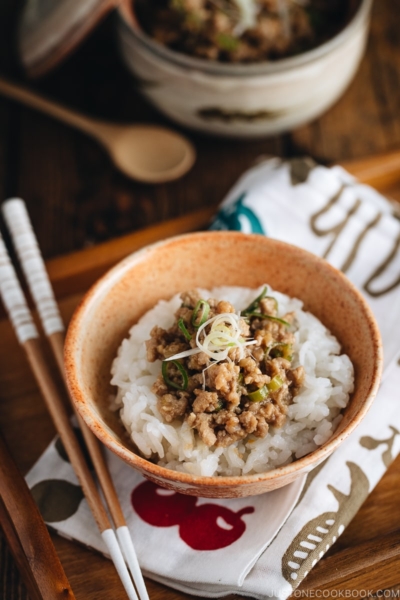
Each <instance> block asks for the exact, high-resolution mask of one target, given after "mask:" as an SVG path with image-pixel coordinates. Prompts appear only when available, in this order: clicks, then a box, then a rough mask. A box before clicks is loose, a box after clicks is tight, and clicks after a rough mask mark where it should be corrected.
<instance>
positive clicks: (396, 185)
mask: <svg viewBox="0 0 400 600" xmlns="http://www.w3.org/2000/svg"><path fill="white" fill-rule="evenodd" d="M399 162H400V155H399V153H394V154H393V155H391V158H390V157H388V156H386V157H385V158H384V159H382V160H381V159H374V160H373V161H372V162H371V161H362V162H357V163H352V164H348V165H346V167H347V168H348V169H350V170H351V171H352V172H353V173H355V174H357V175H360V176H361V177H362V179H363V180H364V181H366V180H368V181H369V182H372V183H373V184H375V185H376V186H379V187H380V188H381V189H385V190H389V189H390V193H391V195H393V196H397V197H400V196H399V194H400V172H399V171H398V169H397V166H398V165H399ZM212 213H213V210H212V209H205V210H203V211H200V212H198V213H196V214H194V215H187V216H184V217H181V218H179V219H176V220H174V221H169V222H166V223H162V224H160V225H157V226H154V227H151V228H148V229H146V230H143V231H140V232H138V233H134V234H131V235H128V236H126V237H123V238H120V239H117V240H114V241H112V242H108V243H106V244H103V245H99V246H97V247H95V248H91V249H88V250H84V251H82V252H77V253H74V254H71V255H68V256H64V257H60V258H57V259H54V260H51V261H49V263H48V268H49V272H50V275H51V278H52V281H53V283H54V286H55V289H56V294H57V296H58V298H59V301H60V307H61V311H62V313H63V316H64V318H65V320H66V321H68V319H69V318H70V316H71V314H72V312H73V310H74V309H75V307H76V306H77V304H78V302H79V300H80V298H81V297H82V294H83V293H84V292H85V291H86V290H87V289H88V287H89V286H90V285H91V284H92V283H93V282H94V281H95V280H96V279H97V277H98V276H99V275H101V274H102V273H103V272H105V271H106V270H107V269H108V268H109V267H110V266H112V265H113V264H114V263H115V262H117V261H118V260H120V259H121V258H123V257H124V256H126V255H127V254H129V253H130V252H132V251H134V250H136V249H137V248H139V247H142V246H143V245H145V244H148V243H150V242H153V241H156V240H158V239H162V238H165V237H167V236H171V235H176V234H179V233H183V232H186V231H193V230H196V229H201V228H204V227H205V226H206V225H207V223H208V221H209V219H210V217H211V215H212ZM396 325H398V324H396ZM0 340H1V343H0V390H1V392H0V393H1V402H0V429H1V430H2V431H3V433H4V437H5V439H6V442H7V444H8V446H9V448H10V450H11V452H12V454H13V456H14V458H15V461H16V463H17V465H18V467H19V468H20V470H21V471H22V472H23V473H26V472H27V471H28V470H29V468H30V467H31V466H32V464H33V463H34V462H35V461H36V460H37V459H38V458H39V456H40V455H41V453H42V452H43V451H44V450H45V448H46V447H47V445H48V444H49V442H50V441H51V440H52V438H53V436H54V429H53V426H52V423H51V421H50V418H49V417H48V415H47V412H46V409H45V406H44V404H43V402H42V399H41V397H40V394H39V392H38V390H37V388H36V385H35V382H34V380H33V377H32V375H31V374H30V371H29V369H28V367H27V364H26V362H25V357H24V354H23V351H22V350H21V348H20V347H19V345H18V343H17V341H16V338H15V335H14V333H13V331H12V329H11V326H10V324H9V323H8V321H7V320H6V319H5V318H4V316H2V318H0ZM49 361H50V362H52V360H51V358H50V356H49ZM53 366H54V373H56V371H57V370H56V367H55V365H53ZM399 489H400V457H399V458H398V459H397V460H396V461H395V462H394V463H393V464H392V465H391V467H390V468H389V470H388V471H387V473H386V474H385V476H384V477H383V479H382V480H381V481H380V483H379V484H378V486H377V487H376V488H375V490H374V491H373V492H372V494H371V495H370V496H369V498H368V499H367V501H366V502H365V504H364V505H363V506H362V508H361V510H360V511H359V513H358V514H357V516H356V517H355V519H354V520H353V521H352V523H351V524H350V525H349V527H348V528H347V529H346V531H345V532H344V534H343V535H342V536H341V538H340V539H339V540H338V541H337V542H336V544H335V545H334V546H333V548H332V549H331V550H330V551H329V553H328V554H327V555H326V556H325V557H324V558H323V559H322V560H321V561H320V562H319V563H318V564H317V565H316V567H315V568H314V569H313V570H312V572H311V573H310V574H309V575H308V577H307V578H306V580H305V581H304V582H303V584H302V585H301V586H300V589H301V590H303V591H304V595H306V591H307V590H308V591H309V592H310V594H312V591H314V593H318V594H322V592H323V591H324V590H326V593H327V591H328V590H335V591H339V590H343V591H344V590H358V591H359V592H360V594H364V591H365V592H366V593H369V591H371V592H376V591H377V590H380V589H387V588H396V587H397V586H399V585H400V502H399V497H398V490H399ZM53 541H54V544H55V546H56V549H57V552H58V554H59V556H60V559H61V562H62V564H63V566H64V569H65V571H66V573H67V576H68V578H69V580H70V583H71V586H72V589H73V590H74V592H75V595H76V598H77V600H103V599H104V600H105V599H109V598H113V599H115V600H118V599H119V598H121V599H123V598H125V595H124V592H123V589H122V586H121V584H120V582H119V580H118V577H117V575H116V573H115V571H114V568H113V566H112V565H111V563H110V562H109V561H107V560H106V559H104V558H103V557H102V556H100V555H98V554H97V553H95V552H93V551H91V550H88V549H86V548H84V547H82V546H79V545H78V544H76V543H73V542H70V541H67V540H65V539H62V538H60V537H59V536H57V535H55V534H53ZM148 586H149V592H150V597H151V598H152V600H156V599H159V598H162V599H163V600H164V599H165V600H172V599H174V598H186V597H188V596H186V595H185V594H183V593H180V592H176V591H174V590H171V589H169V588H166V587H165V586H163V585H160V584H158V583H155V582H152V581H149V582H148ZM317 590H318V592H317ZM5 597H7V599H8V598H9V597H10V598H11V592H10V596H8V595H6V596H5ZM14 597H15V596H13V598H14ZM321 597H322V596H321ZM324 597H326V596H324Z"/></svg>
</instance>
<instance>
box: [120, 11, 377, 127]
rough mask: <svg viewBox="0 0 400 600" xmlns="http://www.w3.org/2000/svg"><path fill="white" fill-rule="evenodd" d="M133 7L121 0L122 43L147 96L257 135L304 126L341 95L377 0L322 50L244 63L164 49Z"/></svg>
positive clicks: (197, 119) (198, 120)
mask: <svg viewBox="0 0 400 600" xmlns="http://www.w3.org/2000/svg"><path fill="white" fill-rule="evenodd" d="M348 1H349V5H352V4H355V3H356V2H358V0H348ZM132 6H133V2H132V0H122V2H120V4H119V6H118V9H117V11H116V21H117V24H116V27H117V37H118V44H119V49H120V53H121V56H122V59H123V60H124V62H125V64H126V66H127V68H128V69H129V70H130V71H131V72H132V73H133V75H134V76H135V79H136V81H137V83H138V86H139V88H140V90H141V92H142V93H143V94H144V95H145V96H146V98H147V99H148V100H150V102H152V103H153V104H154V105H155V106H156V107H157V108H158V109H159V110H160V111H162V112H163V113H164V114H165V115H167V117H169V118H170V119H173V120H174V121H176V122H177V123H179V124H181V125H184V126H186V127H190V128H193V129H196V130H199V131H203V132H206V133H211V134H216V135H220V136H226V137H245V138H257V137H263V136H264V137H265V136H269V135H276V134H278V133H282V132H283V131H289V130H291V129H294V128H295V127H299V126H300V125H303V124H304V123H306V122H308V121H311V120H312V119H315V118H316V117H318V116H319V115H321V114H322V113H323V112H324V111H326V110H327V109H328V108H329V107H330V106H332V104H334V103H335V102H336V100H338V98H339V97H340V96H341V95H342V94H343V92H344V91H345V89H346V88H347V86H348V85H349V84H350V82H351V80H352V79H353V77H354V75H355V73H356V71H357V69H358V66H359V64H360V61H361V58H362V56H363V54H364V50H365V45H366V41H367V36H368V31H369V21H370V12H371V6H372V0H360V1H359V4H358V7H357V9H356V10H355V12H354V16H353V17H352V18H351V19H350V21H349V22H348V23H347V25H345V27H343V28H342V29H341V30H340V31H339V32H338V33H337V34H336V35H335V36H334V37H332V38H331V39H329V40H328V41H326V42H325V43H323V44H320V45H319V46H317V47H316V48H313V49H311V50H308V51H306V52H302V53H301V54H298V55H296V56H292V57H289V58H282V59H279V60H275V61H261V62H257V63H245V64H240V63H222V62H218V61H213V60H207V59H202V58H197V57H193V56H188V55H186V54H183V53H180V52H176V51H175V50H171V49H170V48H167V47H166V46H163V45H162V44H160V43H158V42H157V41H155V40H154V39H153V38H151V37H150V36H149V35H147V34H145V33H144V32H143V31H142V30H141V29H140V27H139V26H138V24H137V22H136V19H135V15H134V12H133V8H132Z"/></svg>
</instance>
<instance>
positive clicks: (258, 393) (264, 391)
mask: <svg viewBox="0 0 400 600" xmlns="http://www.w3.org/2000/svg"><path fill="white" fill-rule="evenodd" d="M268 394H269V390H268V387H267V386H266V385H263V386H262V388H259V389H258V390H255V391H254V392H249V393H248V394H247V396H248V397H249V398H250V400H251V401H252V402H262V401H263V400H265V398H266V397H267V396H268Z"/></svg>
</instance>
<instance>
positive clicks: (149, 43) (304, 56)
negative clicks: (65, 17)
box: [116, 0, 374, 77]
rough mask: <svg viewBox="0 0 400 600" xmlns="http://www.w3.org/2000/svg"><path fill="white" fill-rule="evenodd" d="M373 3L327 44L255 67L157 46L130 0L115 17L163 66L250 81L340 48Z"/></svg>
mask: <svg viewBox="0 0 400 600" xmlns="http://www.w3.org/2000/svg"><path fill="white" fill-rule="evenodd" d="M373 1H374V0H359V2H360V3H359V6H358V8H357V10H356V12H355V14H354V15H353V17H352V19H350V21H349V22H348V23H347V24H346V25H345V27H343V28H342V29H340V30H339V32H338V33H337V34H336V35H334V36H333V37H332V38H330V39H329V40H327V41H326V42H324V43H322V44H320V45H319V46H316V47H315V48H312V49H311V50H307V51H306V52H302V53H300V54H297V55H296V56H291V57H288V58H281V59H277V60H275V61H260V62H258V63H245V64H243V63H241V64H240V63H239V64H238V63H234V64H232V63H221V62H218V61H212V60H207V59H205V58H204V59H203V58H195V57H192V56H190V55H187V54H184V53H182V52H177V51H176V50H171V49H170V48H168V47H167V46H164V45H163V44H161V43H160V42H157V41H156V40H154V39H153V38H151V37H150V36H149V35H147V34H146V33H144V32H143V31H142V30H141V29H140V28H139V25H138V23H137V20H136V17H135V15H134V12H133V8H132V0H125V1H123V2H122V3H121V4H120V5H119V6H118V8H117V12H116V14H117V15H118V18H119V20H120V24H121V25H123V26H124V27H126V28H127V30H128V31H129V32H130V33H131V34H132V36H133V37H134V38H135V39H136V41H137V42H138V43H139V44H141V45H142V46H143V47H144V48H145V49H147V50H148V51H149V52H150V53H152V54H153V55H155V56H157V57H158V58H159V59H161V60H163V61H164V62H166V63H169V64H173V65H175V66H176V67H181V68H183V69H185V70H191V71H198V72H202V73H207V75H211V76H213V75H214V76H224V75H225V76H229V77H251V76H257V75H269V74H274V73H282V72H286V71H291V70H294V69H298V68H299V67H302V66H306V65H308V64H310V63H313V62H316V61H318V59H319V58H322V57H324V56H326V55H327V54H330V53H331V52H333V51H334V50H335V49H336V48H338V47H339V46H341V44H342V43H344V42H345V41H346V40H348V39H349V38H351V36H352V34H353V33H354V32H355V31H356V29H357V28H358V27H360V26H361V25H362V24H363V23H364V21H366V20H367V19H368V17H369V14H370V11H371V8H372V5H373Z"/></svg>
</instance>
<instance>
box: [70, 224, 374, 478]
mask: <svg viewBox="0 0 400 600" xmlns="http://www.w3.org/2000/svg"><path fill="white" fill-rule="evenodd" d="M221 235H223V236H229V237H233V238H237V239H236V241H237V242H239V239H240V237H241V236H246V237H247V238H250V239H251V238H254V240H255V241H256V240H257V241H260V240H263V243H267V244H269V243H272V244H273V245H275V246H276V247H278V248H279V247H281V248H287V247H289V248H291V249H294V248H295V249H296V251H301V252H302V253H303V254H304V255H307V258H308V259H309V260H311V261H313V262H314V264H315V266H317V265H318V266H321V267H323V268H324V269H328V270H329V271H330V272H331V275H332V276H333V277H336V278H337V279H338V280H340V281H342V282H343V283H345V285H346V286H347V287H348V288H349V290H350V292H351V293H352V294H353V296H355V297H356V299H357V300H358V302H359V304H360V308H361V309H362V310H363V311H364V315H365V318H366V319H367V321H368V323H369V327H370V331H371V341H372V343H373V347H374V355H375V364H374V373H373V377H372V382H371V385H370V388H369V390H368V393H367V395H366V398H365V401H364V404H363V405H362V406H361V408H360V409H359V410H358V412H357V413H356V414H355V415H354V417H353V418H352V419H351V420H350V421H349V423H348V424H347V425H346V427H345V429H343V431H341V432H340V434H339V435H337V436H335V435H334V437H333V438H332V439H329V440H328V441H327V442H326V443H325V444H323V445H322V446H320V447H319V448H317V449H316V450H314V451H313V452H311V453H309V454H306V455H305V456H303V457H301V458H299V459H297V460H295V461H293V462H291V463H289V464H287V465H284V466H281V467H276V468H274V469H271V470H269V471H265V472H264V473H256V474H252V475H237V476H220V475H217V476H204V475H192V474H189V473H183V472H180V471H174V470H172V469H168V468H166V467H162V466H160V465H158V464H156V463H153V462H151V461H149V460H147V459H145V458H143V457H142V456H140V455H139V454H136V453H135V452H133V451H132V450H130V449H129V448H127V447H126V446H125V445H124V444H122V443H121V442H119V441H117V440H116V439H115V437H114V436H113V435H112V434H110V433H109V432H108V431H107V427H104V426H102V425H99V424H98V422H97V421H96V418H95V416H94V413H93V411H92V410H91V409H90V406H89V405H88V403H87V402H86V399H85V395H84V393H83V392H82V390H81V389H80V386H79V364H78V362H77V360H76V354H79V348H80V342H81V340H80V328H81V326H82V325H83V323H84V320H85V317H86V316H87V315H88V314H89V313H90V311H91V310H92V308H93V305H94V304H95V303H96V299H97V297H104V294H105V293H108V291H109V290H110V289H111V288H112V286H113V284H114V283H116V282H117V281H119V280H120V279H121V278H122V277H123V276H124V274H125V273H126V272H127V271H129V270H130V269H131V268H132V267H133V266H134V265H135V263H138V262H140V261H142V260H143V259H144V258H145V257H146V254H149V253H151V252H153V251H154V250H157V249H158V248H161V247H163V246H167V245H168V244H171V243H175V242H177V241H180V240H185V239H188V238H196V237H204V236H207V237H211V238H213V237H215V236H221ZM82 329H83V330H84V327H83V328H82ZM64 363H65V374H66V380H67V385H68V388H69V391H70V395H71V397H72V399H73V401H74V404H75V406H76V408H77V410H78V412H79V414H80V415H81V417H82V418H83V420H84V421H85V422H86V424H87V425H88V427H89V428H90V429H91V430H92V431H93V433H94V434H95V435H96V436H97V437H98V438H99V439H100V440H101V442H102V443H103V444H104V445H105V446H106V447H108V448H109V449H110V450H111V451H113V452H114V453H115V454H116V455H117V456H119V457H120V458H122V459H123V460H124V461H125V462H127V463H128V464H129V465H130V466H132V467H133V468H136V469H138V470H139V471H141V472H142V473H147V474H149V475H152V476H154V477H156V478H161V479H162V480H164V481H165V480H167V481H170V482H171V483H172V482H173V483H174V484H178V485H179V484H181V485H182V486H183V487H184V486H186V487H193V486H198V485H199V484H201V486H202V487H204V488H222V487H224V488H226V487H230V486H232V485H237V486H241V485H243V484H253V483H257V482H261V481H263V482H264V481H272V480H277V479H280V478H281V477H284V476H287V475H295V473H296V472H297V473H298V475H300V474H301V473H302V472H305V471H307V470H311V469H312V468H314V467H315V466H317V465H318V464H319V463H321V462H322V461H323V460H324V458H326V457H328V456H329V455H330V454H331V453H332V452H333V451H334V450H335V449H336V448H337V447H338V446H339V445H340V444H341V443H342V441H343V440H344V439H345V438H347V437H348V436H349V435H350V433H352V432H353V431H354V429H355V428H356V427H357V426H358V424H359V423H360V422H361V421H362V419H363V418H364V416H365V415H366V413H367V412H368V410H369V408H370V407H371V405H372V402H373V400H374V398H375V396H376V394H377V391H378V388H379V385H380V380H381V376H382V368H383V348H382V340H381V336H380V331H379V328H378V325H377V323H376V320H375V317H374V315H373V313H372V310H371V308H370V306H369V304H368V303H367V301H366V300H365V298H364V297H363V295H362V294H361V292H360V291H359V290H358V289H357V288H356V287H355V285H354V284H353V283H352V282H351V281H350V280H349V279H348V278H347V277H346V276H345V275H344V274H343V273H342V272H341V271H339V270H338V269H336V268H335V267H333V266H332V265H331V264H330V263H328V262H327V261H326V260H325V259H323V258H321V257H319V256H317V255H315V254H313V253H311V252H309V251H307V250H304V249H303V248H300V247H299V246H294V245H292V244H288V243H286V242H282V241H280V240H276V239H274V238H269V237H265V236H260V235H257V234H246V233H243V232H239V231H232V230H230V231H205V232H193V233H188V234H183V235H178V236H173V237H170V238H167V239H165V240H161V241H159V242H155V243H153V244H150V245H148V246H145V247H144V248H142V249H140V250H138V251H135V252H133V253H132V254H129V255H128V256H127V257H126V258H124V259H123V260H122V261H120V262H118V263H117V264H116V265H115V266H114V267H112V268H111V269H110V270H109V271H107V272H106V273H105V274H104V275H103V276H102V277H100V279H98V281H97V282H96V283H94V284H93V285H92V286H91V287H90V289H89V290H88V292H86V294H85V295H84V297H83V298H82V300H81V302H80V303H79V305H78V307H77V308H76V309H75V312H74V314H73V316H72V319H71V321H70V324H69V327H68V330H67V334H66V339H65V348H64ZM293 478H294V477H293Z"/></svg>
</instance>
